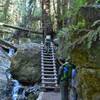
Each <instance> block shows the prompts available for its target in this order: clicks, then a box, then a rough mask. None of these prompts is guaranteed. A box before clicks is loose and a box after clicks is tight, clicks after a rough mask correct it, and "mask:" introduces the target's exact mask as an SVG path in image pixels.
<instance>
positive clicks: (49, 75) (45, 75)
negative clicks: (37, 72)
mask: <svg viewBox="0 0 100 100" xmlns="http://www.w3.org/2000/svg"><path fill="white" fill-rule="evenodd" d="M42 76H57V74H44V73H42Z"/></svg>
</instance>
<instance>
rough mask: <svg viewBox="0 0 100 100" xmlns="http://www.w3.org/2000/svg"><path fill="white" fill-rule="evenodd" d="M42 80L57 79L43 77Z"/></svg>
mask: <svg viewBox="0 0 100 100" xmlns="http://www.w3.org/2000/svg"><path fill="white" fill-rule="evenodd" d="M41 79H43V80H57V78H44V77H42V78H41Z"/></svg>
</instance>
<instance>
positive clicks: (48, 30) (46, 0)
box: [42, 0, 54, 38]
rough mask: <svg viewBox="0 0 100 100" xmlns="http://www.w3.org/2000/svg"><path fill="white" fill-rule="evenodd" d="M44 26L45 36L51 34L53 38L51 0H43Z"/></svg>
mask: <svg viewBox="0 0 100 100" xmlns="http://www.w3.org/2000/svg"><path fill="white" fill-rule="evenodd" d="M42 27H43V33H44V37H45V36H46V35H51V37H52V38H53V36H54V34H53V28H52V23H51V18H50V0H42Z"/></svg>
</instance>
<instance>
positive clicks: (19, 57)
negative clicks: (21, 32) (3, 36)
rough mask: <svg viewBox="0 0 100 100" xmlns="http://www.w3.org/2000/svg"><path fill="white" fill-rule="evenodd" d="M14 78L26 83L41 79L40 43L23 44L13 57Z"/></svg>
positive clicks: (12, 71) (12, 69)
mask: <svg viewBox="0 0 100 100" xmlns="http://www.w3.org/2000/svg"><path fill="white" fill-rule="evenodd" d="M11 73H12V75H13V78H15V79H17V80H19V81H20V82H22V83H25V84H33V83H35V82H37V81H39V79H40V45H39V44H36V43H28V44H23V45H20V46H19V47H18V50H17V52H16V54H15V55H14V56H13V58H12V64H11Z"/></svg>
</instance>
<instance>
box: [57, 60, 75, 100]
mask: <svg viewBox="0 0 100 100" xmlns="http://www.w3.org/2000/svg"><path fill="white" fill-rule="evenodd" d="M75 67H76V66H75V65H74V64H72V62H71V59H68V60H67V62H65V61H62V65H61V67H60V68H59V72H58V84H60V91H61V100H69V86H71V78H72V70H73V69H75Z"/></svg>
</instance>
